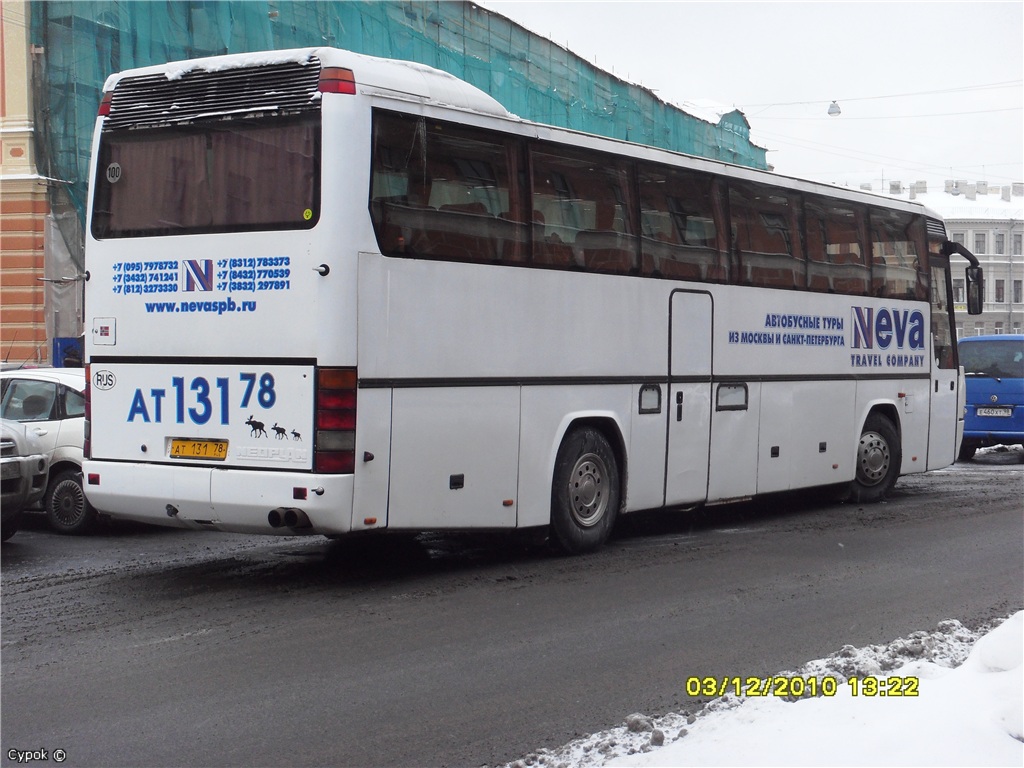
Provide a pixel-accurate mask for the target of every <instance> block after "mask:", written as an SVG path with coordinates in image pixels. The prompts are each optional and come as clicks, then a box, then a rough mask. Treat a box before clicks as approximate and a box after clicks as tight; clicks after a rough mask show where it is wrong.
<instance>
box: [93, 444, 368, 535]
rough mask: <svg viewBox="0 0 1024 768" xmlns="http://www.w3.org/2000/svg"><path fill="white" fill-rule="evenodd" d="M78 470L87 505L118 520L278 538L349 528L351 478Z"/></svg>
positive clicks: (136, 467)
mask: <svg viewBox="0 0 1024 768" xmlns="http://www.w3.org/2000/svg"><path fill="white" fill-rule="evenodd" d="M82 470H83V474H84V478H83V479H84V481H85V483H84V485H85V492H86V496H87V497H88V499H89V502H90V503H91V504H92V505H93V506H94V507H96V509H97V510H100V511H101V512H102V513H105V514H109V515H110V516H111V517H114V518H117V519H122V520H135V521H138V522H143V523H150V524H152V525H164V526H171V527H176V528H193V529H202V530H217V531H229V532H234V533H263V534H268V535H279V536H294V535H297V534H298V535H301V534H323V535H335V534H342V533H348V532H349V531H350V530H351V529H352V489H353V476H352V475H313V474H307V473H296V472H262V471H249V470H240V469H237V468H233V469H230V470H228V469H218V468H215V467H213V468H212V467H182V466H180V465H162V464H138V463H130V462H113V461H93V460H87V461H85V462H84V465H83V467H82ZM289 512H290V513H291V514H288V513H289ZM382 517H383V516H382ZM286 521H287V523H292V522H294V523H295V525H291V526H290V525H288V524H287V523H286ZM382 522H383V520H382ZM361 527H362V526H361Z"/></svg>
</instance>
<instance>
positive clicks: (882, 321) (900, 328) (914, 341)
mask: <svg viewBox="0 0 1024 768" xmlns="http://www.w3.org/2000/svg"><path fill="white" fill-rule="evenodd" d="M851 324H852V325H853V344H852V348H853V349H874V348H875V347H876V346H877V347H878V348H879V349H888V348H889V347H890V346H891V345H892V343H893V342H896V348H897V349H924V313H922V312H921V310H919V309H915V310H912V311H911V310H907V309H888V308H887V307H882V308H881V309H878V310H876V309H875V308H874V307H854V308H853V322H852V323H851Z"/></svg>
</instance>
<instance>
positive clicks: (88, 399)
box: [82, 364, 92, 459]
mask: <svg viewBox="0 0 1024 768" xmlns="http://www.w3.org/2000/svg"><path fill="white" fill-rule="evenodd" d="M91 382H92V365H90V364H86V366H85V389H84V390H83V392H82V397H83V398H84V399H85V423H84V424H83V425H82V434H83V437H84V439H83V441H82V455H83V456H85V458H87V459H91V458H92V384H91Z"/></svg>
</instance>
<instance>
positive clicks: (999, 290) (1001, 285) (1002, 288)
mask: <svg viewBox="0 0 1024 768" xmlns="http://www.w3.org/2000/svg"><path fill="white" fill-rule="evenodd" d="M1005 301H1006V281H1005V280H996V304H1002V303H1004V302H1005Z"/></svg>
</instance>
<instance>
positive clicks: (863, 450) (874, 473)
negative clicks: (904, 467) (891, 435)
mask: <svg viewBox="0 0 1024 768" xmlns="http://www.w3.org/2000/svg"><path fill="white" fill-rule="evenodd" d="M888 469H889V444H888V443H886V441H885V440H884V439H883V438H882V436H881V435H879V434H878V433H877V432H865V433H864V434H863V435H861V438H860V450H859V454H858V471H859V472H860V479H861V482H863V483H864V484H865V485H877V484H878V483H880V482H881V481H882V479H883V478H884V477H885V475H886V472H887V471H888Z"/></svg>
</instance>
